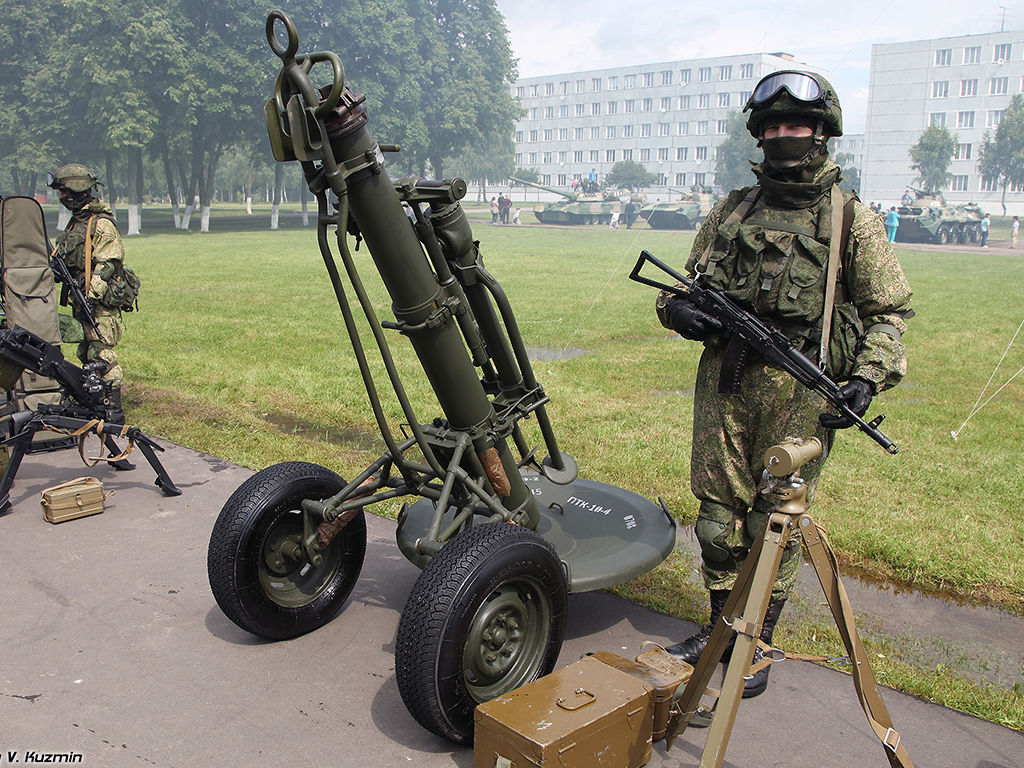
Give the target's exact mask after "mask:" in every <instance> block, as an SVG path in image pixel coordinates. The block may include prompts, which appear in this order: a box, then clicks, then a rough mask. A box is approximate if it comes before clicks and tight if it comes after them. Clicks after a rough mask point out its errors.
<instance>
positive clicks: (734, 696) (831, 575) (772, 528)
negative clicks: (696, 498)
mask: <svg viewBox="0 0 1024 768" xmlns="http://www.w3.org/2000/svg"><path fill="white" fill-rule="evenodd" d="M821 450H822V445H821V442H820V441H819V440H818V439H817V438H814V437H812V438H809V439H807V440H800V439H792V438H790V439H787V440H786V441H784V442H782V443H780V444H779V445H775V446H773V447H771V448H769V449H768V451H766V452H765V456H764V463H765V471H764V475H763V479H762V482H761V493H762V494H763V495H766V496H769V497H770V498H772V500H773V502H774V504H773V507H772V513H771V514H770V515H769V516H768V517H767V519H766V520H765V521H764V524H763V525H762V526H761V530H760V531H759V532H758V534H757V537H756V538H755V539H754V544H753V546H752V547H751V548H750V552H749V554H748V555H747V558H746V560H745V562H744V564H743V568H742V569H741V570H740V573H739V575H738V576H737V578H736V585H735V586H734V587H733V589H732V592H731V593H730V595H729V598H728V600H727V601H726V603H725V608H724V609H723V610H722V616H721V618H720V619H719V620H718V622H717V623H716V624H715V627H714V629H713V630H712V632H711V637H710V638H709V640H708V644H707V647H706V648H705V650H704V653H702V654H701V657H700V659H699V660H698V662H697V665H696V667H695V668H694V671H693V676H692V677H691V678H690V681H689V682H688V683H687V685H686V688H685V689H684V691H683V694H682V696H681V697H680V699H679V702H678V706H679V709H680V711H681V713H682V714H681V717H680V718H679V720H678V722H677V723H675V724H674V725H672V726H671V727H670V728H669V732H668V734H667V742H666V743H667V745H668V747H669V748H671V746H672V742H673V741H674V740H675V738H676V736H677V735H678V734H679V733H680V732H682V731H684V730H686V727H687V725H688V724H689V723H690V721H691V719H693V718H694V716H695V715H696V714H697V711H698V706H699V704H700V699H701V696H702V695H703V694H704V692H705V690H706V689H707V687H708V682H709V681H710V680H711V676H712V674H713V673H714V670H715V667H716V666H717V664H718V662H719V661H720V660H721V658H722V654H723V652H724V651H725V649H726V646H727V645H728V644H729V640H730V638H731V636H732V635H733V634H734V635H735V638H736V640H735V646H734V648H733V652H732V658H731V659H730V660H729V663H728V666H727V667H726V671H725V680H724V681H723V683H722V693H721V695H720V696H719V698H718V701H717V703H716V705H715V707H714V717H713V719H712V721H711V726H710V730H709V731H708V736H707V741H706V742H705V745H704V751H703V753H702V754H701V760H700V768H719V766H721V765H722V761H723V760H724V759H725V749H726V747H727V746H728V743H729V737H730V735H731V733H732V728H733V725H734V723H735V721H736V712H737V710H738V708H739V704H740V699H741V697H742V694H743V687H744V677H745V675H747V674H748V673H749V670H750V665H751V662H752V660H753V657H754V650H755V648H756V647H757V643H758V642H759V639H760V636H761V626H762V625H763V623H764V617H765V613H766V611H767V610H768V603H769V601H770V600H771V593H772V585H773V583H774V581H775V576H776V574H777V573H778V571H779V565H780V563H781V562H782V556H783V553H784V552H785V549H786V543H787V541H788V540H789V537H790V535H791V533H792V531H793V529H794V527H795V528H796V529H797V530H798V531H799V533H800V536H801V537H802V539H803V545H804V547H806V549H807V552H808V554H809V555H810V559H811V563H812V564H813V566H814V570H815V573H816V574H817V576H818V581H819V582H820V583H821V587H822V590H823V591H824V593H825V599H826V601H827V602H828V605H829V609H830V610H831V611H832V616H833V618H834V619H835V622H836V627H837V628H838V630H839V634H840V636H841V637H842V639H843V645H844V646H845V647H846V652H847V655H848V656H849V658H850V660H851V662H852V670H851V674H852V676H853V685H854V688H855V690H856V692H857V698H858V700H859V701H860V705H861V708H862V709H863V710H864V714H865V715H866V716H867V718H868V723H869V724H870V725H871V729H872V730H873V731H874V732H875V735H876V736H877V737H878V739H879V741H881V742H882V745H883V747H884V750H885V755H886V758H887V759H888V761H889V764H890V766H892V767H893V768H913V763H912V762H911V761H910V756H909V755H908V754H907V751H906V749H905V748H904V747H903V745H902V743H901V738H900V734H899V733H898V732H897V731H896V730H895V729H894V728H893V726H892V719H891V718H890V717H889V712H888V710H887V709H886V707H885V703H884V702H883V701H882V698H881V695H880V694H879V692H878V685H877V683H876V682H875V677H874V674H873V673H872V671H871V665H870V663H869V661H868V656H867V653H865V651H864V647H863V645H862V644H861V641H860V637H859V636H858V635H857V628H856V626H855V624H854V617H853V609H852V608H851V606H850V599H849V597H848V596H847V594H846V589H845V587H844V586H843V582H842V580H841V579H840V577H839V563H838V561H837V559H836V556H835V553H834V552H833V551H832V547H831V546H830V544H829V542H828V538H827V537H826V535H825V531H824V529H823V528H822V527H821V526H820V525H818V524H817V523H816V522H815V521H814V520H813V519H812V518H811V516H810V515H808V514H807V483H806V481H805V480H804V479H803V478H801V477H800V476H799V474H798V472H799V469H800V467H801V466H803V464H805V463H806V462H808V461H810V460H811V459H813V458H815V457H817V456H818V455H819V454H820V453H821ZM767 658H768V661H769V663H770V660H771V657H770V655H769V656H768V657H767Z"/></svg>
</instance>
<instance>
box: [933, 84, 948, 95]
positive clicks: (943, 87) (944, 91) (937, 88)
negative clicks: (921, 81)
mask: <svg viewBox="0 0 1024 768" xmlns="http://www.w3.org/2000/svg"><path fill="white" fill-rule="evenodd" d="M947 96H949V80H936V81H935V82H934V83H932V98H933V99H944V98H946V97H947Z"/></svg>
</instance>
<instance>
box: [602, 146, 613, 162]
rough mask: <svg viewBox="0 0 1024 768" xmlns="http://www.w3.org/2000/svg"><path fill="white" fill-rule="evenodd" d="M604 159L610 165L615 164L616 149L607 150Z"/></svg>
mask: <svg viewBox="0 0 1024 768" xmlns="http://www.w3.org/2000/svg"><path fill="white" fill-rule="evenodd" d="M604 159H605V161H607V162H609V163H614V162H615V150H614V149H606V150H605V151H604Z"/></svg>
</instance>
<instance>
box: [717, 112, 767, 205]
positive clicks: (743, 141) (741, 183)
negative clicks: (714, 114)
mask: <svg viewBox="0 0 1024 768" xmlns="http://www.w3.org/2000/svg"><path fill="white" fill-rule="evenodd" d="M758 154H759V150H758V148H757V140H756V139H755V138H754V137H753V136H751V135H750V132H749V131H748V130H747V121H746V119H745V118H744V117H743V114H742V113H741V112H732V113H730V115H729V126H728V130H727V132H726V137H725V140H724V141H723V142H722V143H721V144H719V145H718V152H717V154H716V155H715V184H717V185H718V187H719V188H720V189H722V190H723V191H725V192H728V191H729V190H731V189H737V188H739V187H745V186H748V185H749V184H750V183H751V174H750V161H751V160H752V159H755V158H757V156H758Z"/></svg>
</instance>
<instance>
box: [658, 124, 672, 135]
mask: <svg viewBox="0 0 1024 768" xmlns="http://www.w3.org/2000/svg"><path fill="white" fill-rule="evenodd" d="M658 135H659V136H671V135H672V123H658Z"/></svg>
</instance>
